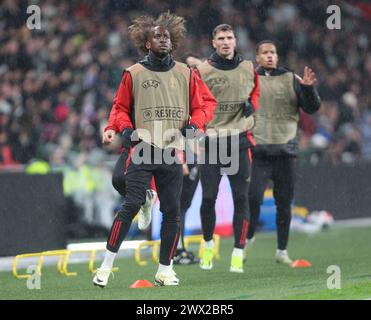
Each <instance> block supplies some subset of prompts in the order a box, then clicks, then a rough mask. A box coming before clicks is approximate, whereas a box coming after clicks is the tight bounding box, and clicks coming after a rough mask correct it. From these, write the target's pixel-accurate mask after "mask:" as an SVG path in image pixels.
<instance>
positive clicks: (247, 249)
mask: <svg viewBox="0 0 371 320" xmlns="http://www.w3.org/2000/svg"><path fill="white" fill-rule="evenodd" d="M254 243H255V237H252V238H251V239H247V240H246V246H245V249H244V250H243V262H244V263H245V262H246V259H247V256H248V254H249V252H250V251H251V250H252V248H253V247H254Z"/></svg>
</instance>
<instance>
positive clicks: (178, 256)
mask: <svg viewBox="0 0 371 320" xmlns="http://www.w3.org/2000/svg"><path fill="white" fill-rule="evenodd" d="M173 261H174V264H182V265H189V264H194V263H199V262H200V261H199V259H197V258H196V257H195V255H194V254H193V252H191V251H187V250H186V249H177V250H176V252H175V256H174V258H173Z"/></svg>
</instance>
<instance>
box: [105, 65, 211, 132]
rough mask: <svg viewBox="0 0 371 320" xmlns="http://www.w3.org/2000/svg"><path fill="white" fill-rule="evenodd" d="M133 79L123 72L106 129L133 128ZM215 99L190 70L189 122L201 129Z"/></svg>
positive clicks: (197, 76) (206, 121)
mask: <svg viewBox="0 0 371 320" xmlns="http://www.w3.org/2000/svg"><path fill="white" fill-rule="evenodd" d="M133 102H134V101H133V81H132V78H131V75H130V73H129V72H124V74H123V77H122V80H121V83H120V86H119V88H118V91H117V93H116V96H115V98H114V100H113V106H112V109H111V113H110V116H109V119H108V125H107V127H106V128H105V131H107V130H114V131H115V132H122V131H123V130H124V129H125V128H133V127H134V126H133V122H132V121H133V120H134V119H132V108H133ZM216 107H217V101H216V100H215V98H214V96H213V95H212V93H211V91H210V90H209V88H208V87H207V86H206V84H205V83H204V82H203V81H202V80H201V78H200V76H199V75H198V73H196V72H194V70H192V71H191V78H190V113H191V114H190V116H191V118H190V124H194V125H196V126H197V127H198V128H199V129H201V130H203V129H204V128H205V125H206V124H207V123H208V122H209V121H210V120H211V119H212V118H213V116H214V111H215V109H216Z"/></svg>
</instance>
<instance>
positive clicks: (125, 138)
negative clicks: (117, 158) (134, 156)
mask: <svg viewBox="0 0 371 320" xmlns="http://www.w3.org/2000/svg"><path fill="white" fill-rule="evenodd" d="M133 140H135V141H133ZM138 140H139V139H138V138H137V133H136V131H135V130H134V129H132V128H126V129H124V131H123V132H122V146H123V147H124V148H126V149H130V148H131V147H134V146H135V145H136V144H137V143H138V142H139V141H138Z"/></svg>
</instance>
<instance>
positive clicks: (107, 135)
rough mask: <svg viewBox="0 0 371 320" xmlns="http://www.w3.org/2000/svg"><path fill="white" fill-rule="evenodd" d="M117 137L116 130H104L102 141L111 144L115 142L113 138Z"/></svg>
mask: <svg viewBox="0 0 371 320" xmlns="http://www.w3.org/2000/svg"><path fill="white" fill-rule="evenodd" d="M115 137H116V132H115V130H107V131H105V132H103V139H102V143H103V144H106V145H107V144H110V143H112V142H113V140H115Z"/></svg>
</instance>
